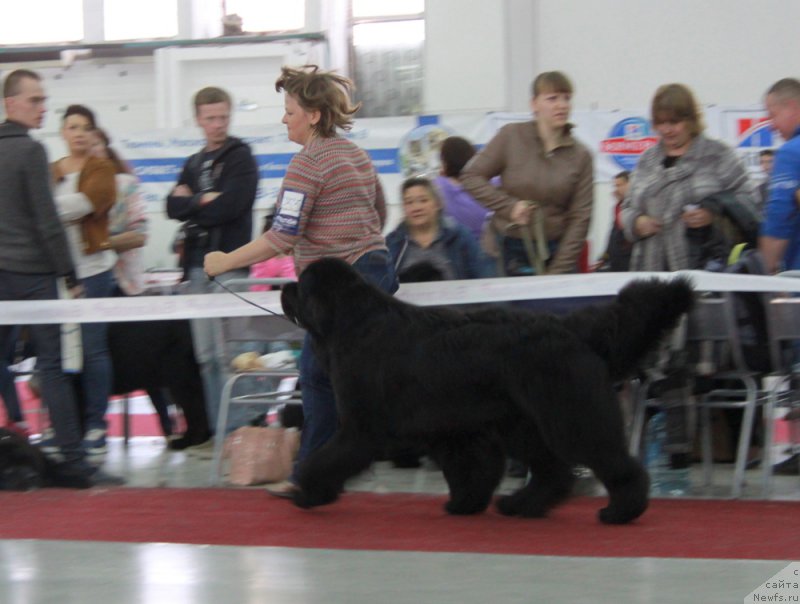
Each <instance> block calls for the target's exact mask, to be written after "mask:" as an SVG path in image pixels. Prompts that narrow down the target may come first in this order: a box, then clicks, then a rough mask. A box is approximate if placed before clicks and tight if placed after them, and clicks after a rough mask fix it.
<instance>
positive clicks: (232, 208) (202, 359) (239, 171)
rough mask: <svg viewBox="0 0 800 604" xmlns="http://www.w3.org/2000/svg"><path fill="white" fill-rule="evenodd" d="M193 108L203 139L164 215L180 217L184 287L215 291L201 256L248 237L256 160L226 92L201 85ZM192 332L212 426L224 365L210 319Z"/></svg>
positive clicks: (202, 439)
mask: <svg viewBox="0 0 800 604" xmlns="http://www.w3.org/2000/svg"><path fill="white" fill-rule="evenodd" d="M194 108H195V120H196V122H197V125H198V126H199V127H200V128H201V129H202V130H203V134H204V135H205V139H206V144H205V146H204V147H203V148H202V149H201V150H200V151H198V152H197V153H195V154H194V155H192V156H191V157H189V159H188V160H187V161H186V163H185V164H184V166H183V171H182V172H181V176H180V179H179V180H178V183H177V184H176V185H175V188H174V189H173V190H172V192H171V193H170V195H169V196H168V197H167V215H168V216H169V217H170V218H173V219H175V220H180V221H183V226H182V230H183V235H184V238H183V253H182V259H181V266H182V267H183V269H184V279H186V280H188V281H189V289H188V293H194V294H197V293H208V292H211V291H213V283H212V282H210V281H209V280H208V278H207V277H206V275H205V273H204V272H203V258H204V256H205V255H206V254H207V253H208V252H213V251H222V252H230V251H232V250H235V249H236V248H238V247H240V246H242V245H244V244H245V243H248V242H249V241H250V239H252V236H253V214H252V210H253V204H254V202H255V199H256V190H257V188H258V166H257V165H256V161H255V159H254V158H253V154H252V153H251V151H250V147H249V146H248V145H247V144H246V143H244V142H243V141H241V140H239V139H238V138H235V137H233V136H229V135H228V128H229V126H230V119H231V108H232V103H231V98H230V96H229V95H228V93H227V92H225V91H224V90H222V89H220V88H216V87H208V88H203V89H202V90H200V91H199V92H197V94H195V96H194ZM244 277H247V269H241V270H238V271H231V272H230V273H227V274H225V275H221V276H220V277H218V279H219V280H220V281H225V280H226V279H231V278H244ZM192 335H193V339H194V347H195V355H196V356H197V360H198V362H199V363H200V365H201V367H202V373H203V383H204V387H205V391H206V408H207V410H208V417H209V421H210V422H211V426H213V425H214V423H215V422H216V417H217V411H218V408H219V398H220V394H221V392H222V368H221V367H220V366H219V363H218V359H217V350H216V346H215V345H214V337H213V331H212V329H211V321H209V320H195V321H192ZM211 426H210V427H211ZM210 427H209V428H210ZM208 436H209V435H208V434H205V435H202V436H195V437H193V438H192V439H190V441H191V442H190V441H187V442H185V443H181V444H183V445H187V446H194V445H198V444H202V443H203V442H205V441H207V440H208ZM198 441H200V442H198Z"/></svg>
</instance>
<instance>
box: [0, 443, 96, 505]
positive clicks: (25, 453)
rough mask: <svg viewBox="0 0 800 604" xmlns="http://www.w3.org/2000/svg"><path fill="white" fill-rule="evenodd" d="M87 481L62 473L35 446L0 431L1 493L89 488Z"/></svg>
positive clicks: (55, 464) (86, 479)
mask: <svg viewBox="0 0 800 604" xmlns="http://www.w3.org/2000/svg"><path fill="white" fill-rule="evenodd" d="M91 486H92V485H91V483H90V482H89V479H88V478H87V477H85V476H77V475H74V474H71V473H66V472H62V471H60V469H59V465H58V464H57V463H56V462H55V461H53V460H52V459H49V458H48V457H46V456H45V455H44V453H42V452H41V450H40V449H39V448H38V447H35V446H33V445H32V444H30V443H29V442H28V441H27V440H25V439H24V438H22V437H21V436H19V435H18V434H15V433H14V432H11V431H10V430H6V429H5V428H0V490H2V491H30V490H32V489H40V488H42V487H65V488H71V489H88V488H89V487H91Z"/></svg>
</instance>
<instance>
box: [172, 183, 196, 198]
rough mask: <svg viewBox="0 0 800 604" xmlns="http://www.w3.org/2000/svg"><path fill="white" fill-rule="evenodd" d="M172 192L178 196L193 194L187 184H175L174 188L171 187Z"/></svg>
mask: <svg viewBox="0 0 800 604" xmlns="http://www.w3.org/2000/svg"><path fill="white" fill-rule="evenodd" d="M172 194H173V195H176V196H178V197H191V196H192V195H194V193H193V192H192V190H191V189H190V188H189V186H188V185H177V186H176V187H175V188H174V189H172Z"/></svg>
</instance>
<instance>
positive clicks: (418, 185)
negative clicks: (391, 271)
mask: <svg viewBox="0 0 800 604" xmlns="http://www.w3.org/2000/svg"><path fill="white" fill-rule="evenodd" d="M401 191H402V196H403V216H404V218H403V222H402V223H401V224H400V225H399V226H398V227H397V228H396V229H395V230H394V231H392V232H391V233H389V235H388V236H387V237H386V245H387V246H388V248H389V253H390V254H391V256H392V260H393V261H394V265H395V270H396V272H397V275H398V278H399V280H400V282H401V283H403V282H405V283H407V282H412V281H446V280H450V279H480V278H485V277H493V276H494V272H493V270H492V262H491V260H490V259H489V258H488V257H487V256H486V255H485V254H484V253H483V252H482V251H481V250H480V247H479V246H478V242H477V241H476V240H475V237H474V236H473V235H472V233H471V232H470V231H469V230H468V229H467V228H466V227H464V226H463V225H461V224H459V223H457V222H455V221H454V220H452V219H451V218H449V217H446V216H443V215H442V200H441V199H440V198H439V194H438V193H437V191H436V188H435V187H434V186H433V184H432V183H431V181H429V180H428V179H426V178H418V177H415V178H409V179H408V180H406V181H405V182H404V183H403V185H402V187H401Z"/></svg>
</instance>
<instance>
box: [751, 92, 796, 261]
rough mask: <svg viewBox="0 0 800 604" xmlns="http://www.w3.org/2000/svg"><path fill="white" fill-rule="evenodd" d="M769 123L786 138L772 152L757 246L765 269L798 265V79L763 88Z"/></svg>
mask: <svg viewBox="0 0 800 604" xmlns="http://www.w3.org/2000/svg"><path fill="white" fill-rule="evenodd" d="M766 105H767V111H768V112H769V117H770V119H771V120H772V127H773V128H774V129H775V130H777V131H778V132H779V133H780V135H781V136H782V137H783V139H784V140H785V141H786V142H785V143H784V144H783V146H781V148H780V149H778V151H777V153H776V154H775V164H774V166H773V168H772V174H771V176H770V180H769V194H768V196H767V204H766V207H765V208H764V222H763V223H762V225H761V237H760V238H759V242H758V249H759V251H760V252H761V254H762V256H763V258H764V266H765V268H766V270H767V272H768V273H775V272H778V271H781V270H797V269H800V198H799V197H798V191H800V80H796V79H794V78H784V79H782V80H779V81H777V82H776V83H775V84H773V85H772V87H771V88H770V89H769V90H768V91H767V98H766Z"/></svg>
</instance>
